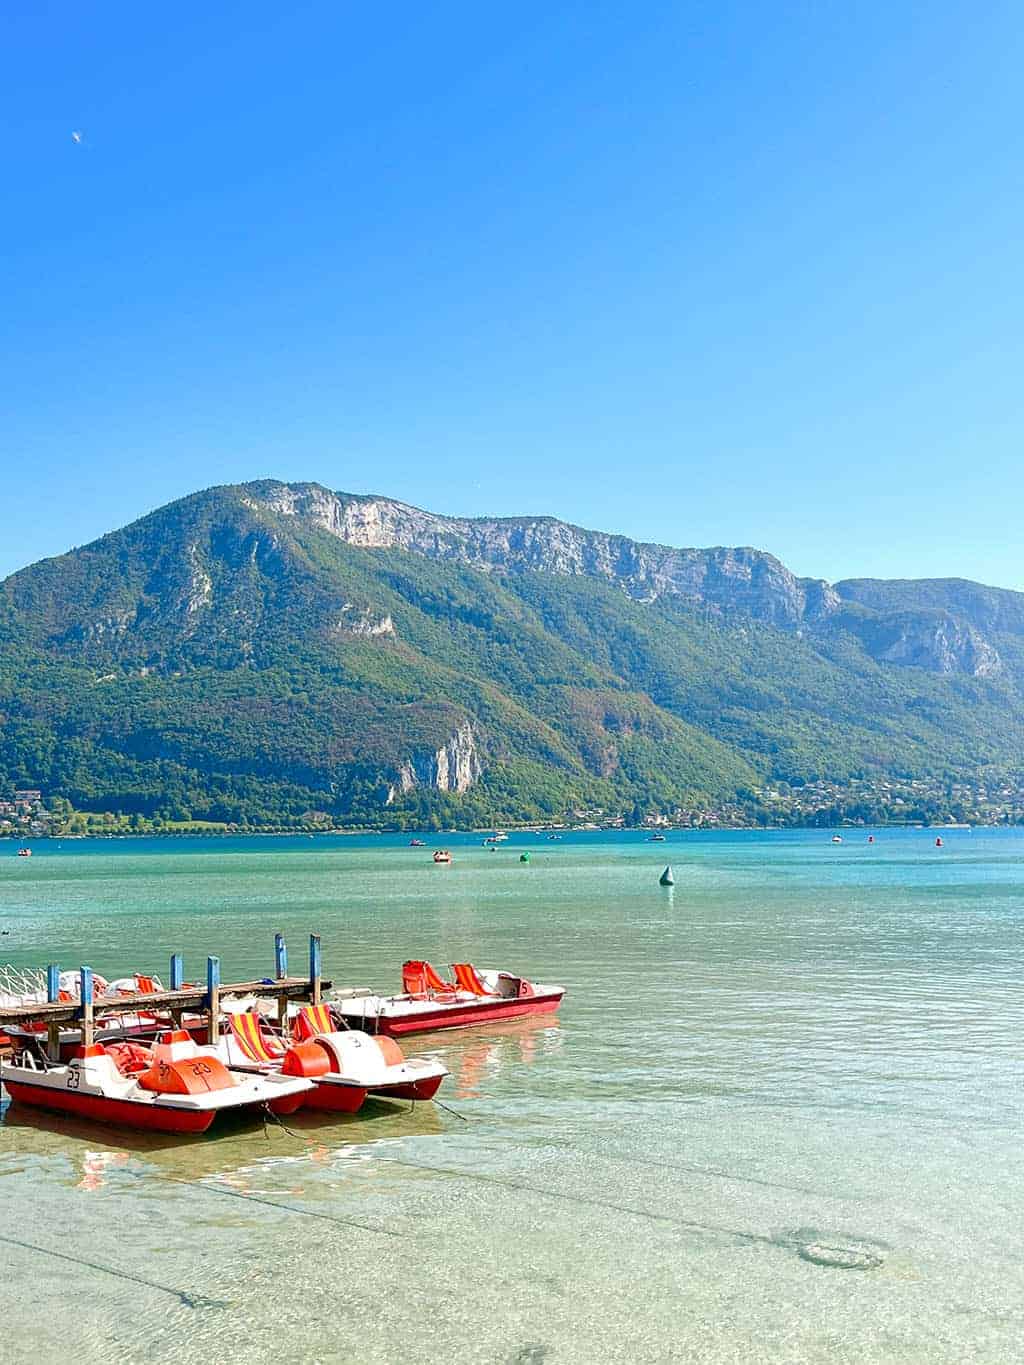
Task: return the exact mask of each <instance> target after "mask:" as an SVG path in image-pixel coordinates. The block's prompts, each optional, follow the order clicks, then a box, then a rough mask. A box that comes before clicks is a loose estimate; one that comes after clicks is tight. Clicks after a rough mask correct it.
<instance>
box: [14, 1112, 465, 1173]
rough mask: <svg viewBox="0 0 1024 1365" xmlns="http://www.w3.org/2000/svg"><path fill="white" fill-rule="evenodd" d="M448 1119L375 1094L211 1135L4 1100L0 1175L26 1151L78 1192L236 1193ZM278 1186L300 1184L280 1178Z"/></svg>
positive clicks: (363, 1156)
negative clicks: (159, 1188)
mask: <svg viewBox="0 0 1024 1365" xmlns="http://www.w3.org/2000/svg"><path fill="white" fill-rule="evenodd" d="M450 1122H451V1121H450V1120H448V1119H446V1118H445V1116H444V1115H443V1114H439V1113H438V1111H437V1109H436V1108H435V1106H434V1105H433V1104H404V1105H402V1106H401V1107H400V1106H398V1105H396V1104H394V1103H393V1102H389V1101H380V1102H377V1101H375V1100H374V1099H372V1098H370V1099H368V1100H367V1101H366V1103H365V1104H364V1106H363V1108H362V1109H361V1110H360V1112H359V1113H358V1114H357V1115H352V1116H347V1115H340V1116H339V1115H336V1114H330V1113H321V1112H319V1111H317V1110H300V1111H299V1112H298V1113H295V1114H290V1115H289V1116H288V1119H287V1128H285V1127H283V1126H281V1124H279V1123H276V1122H274V1121H273V1120H272V1119H271V1120H270V1121H268V1123H267V1125H266V1128H265V1132H261V1131H260V1130H259V1129H254V1128H253V1126H252V1124H251V1123H250V1124H245V1123H241V1122H239V1123H236V1124H234V1125H231V1124H225V1125H224V1126H223V1128H222V1129H221V1130H220V1132H221V1135H220V1136H218V1137H216V1138H210V1137H206V1138H203V1139H195V1138H181V1137H177V1136H175V1135H174V1134H169V1133H157V1132H144V1131H141V1130H134V1131H130V1130H128V1129H120V1128H115V1127H113V1126H109V1125H106V1124H99V1123H96V1122H95V1121H94V1120H91V1119H78V1118H75V1117H74V1116H73V1115H70V1114H57V1113H51V1112H48V1111H47V1110H45V1109H31V1108H27V1107H24V1106H21V1105H15V1104H9V1103H7V1101H6V1098H5V1101H4V1105H3V1106H2V1109H0V1140H2V1149H0V1151H2V1156H0V1174H2V1172H3V1165H4V1162H6V1161H10V1160H12V1159H13V1160H14V1161H16V1162H19V1163H20V1162H22V1161H24V1160H25V1159H26V1158H31V1159H32V1160H33V1161H36V1162H43V1163H46V1164H49V1165H52V1167H53V1170H54V1173H55V1175H56V1178H58V1179H61V1180H62V1181H63V1183H65V1184H67V1185H69V1186H73V1187H75V1188H77V1189H79V1190H83V1191H87V1192H88V1191H95V1190H100V1189H103V1188H105V1187H106V1186H108V1185H112V1184H117V1183H119V1182H122V1181H137V1180H139V1179H142V1180H144V1181H145V1180H157V1181H160V1180H163V1181H171V1182H179V1183H184V1184H189V1183H191V1182H196V1181H199V1182H205V1181H214V1182H218V1183H222V1184H225V1185H229V1186H230V1187H231V1188H232V1189H233V1190H235V1191H237V1192H239V1193H245V1192H247V1191H250V1190H257V1189H261V1188H265V1186H263V1185H262V1184H261V1179H262V1178H265V1177H266V1176H267V1175H268V1174H270V1173H272V1172H274V1171H275V1169H276V1168H281V1167H288V1166H291V1167H294V1168H295V1172H296V1175H297V1176H298V1177H299V1178H300V1179H301V1172H302V1169H303V1167H305V1168H306V1169H309V1164H310V1163H312V1164H313V1165H314V1167H316V1168H317V1169H319V1170H323V1169H324V1168H325V1167H335V1168H339V1167H344V1166H346V1165H352V1164H360V1165H361V1164H362V1163H363V1162H364V1161H367V1160H371V1159H372V1156H373V1149H374V1147H375V1145H376V1144H377V1143H379V1142H381V1141H385V1140H394V1139H396V1138H418V1137H434V1136H437V1135H439V1134H441V1133H443V1132H444V1131H446V1129H447V1128H448V1127H449V1124H450ZM288 1193H290V1194H293V1195H294V1194H299V1193H301V1190H300V1189H299V1188H298V1187H296V1186H290V1187H289V1190H288Z"/></svg>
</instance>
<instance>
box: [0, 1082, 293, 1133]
mask: <svg viewBox="0 0 1024 1365" xmlns="http://www.w3.org/2000/svg"><path fill="white" fill-rule="evenodd" d="M4 1086H5V1088H6V1089H7V1091H8V1093H9V1094H10V1097H11V1099H12V1100H14V1101H15V1102H16V1103H19V1104H29V1105H32V1106H34V1107H35V1108H36V1109H50V1110H53V1111H54V1112H56V1113H58V1114H74V1115H75V1116H76V1117H78V1118H85V1119H93V1120H94V1121H95V1122H97V1123H110V1124H114V1125H115V1126H116V1127H118V1128H143V1129H146V1130H148V1131H149V1132H151V1133H205V1132H206V1130H207V1128H209V1126H210V1124H211V1123H212V1122H213V1120H214V1119H215V1118H216V1111H215V1110H213V1109H174V1108H171V1107H170V1106H169V1105H166V1106H164V1105H155V1104H139V1103H134V1102H132V1101H131V1100H112V1099H105V1098H104V1097H103V1096H102V1095H84V1094H82V1093H81V1092H78V1091H74V1090H54V1089H53V1088H52V1087H50V1086H44V1085H31V1084H28V1083H26V1082H25V1081H11V1080H6V1079H5V1081H4ZM300 1098H301V1097H300Z"/></svg>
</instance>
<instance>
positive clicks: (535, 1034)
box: [419, 1015, 564, 1100]
mask: <svg viewBox="0 0 1024 1365" xmlns="http://www.w3.org/2000/svg"><path fill="white" fill-rule="evenodd" d="M563 1038H564V1030H563V1028H562V1026H561V1024H559V1023H557V1022H554V1021H553V1020H552V1018H551V1016H550V1015H549V1016H546V1017H545V1016H543V1015H541V1016H532V1017H529V1016H528V1017H527V1018H525V1019H508V1020H505V1021H503V1022H499V1023H495V1024H492V1025H491V1026H490V1027H489V1028H487V1029H483V1028H475V1029H473V1030H472V1031H468V1030H467V1031H466V1032H464V1033H459V1034H452V1033H441V1034H436V1035H431V1034H423V1035H422V1036H421V1038H420V1039H419V1042H420V1045H421V1046H422V1047H424V1048H428V1047H430V1046H431V1045H432V1044H433V1045H436V1046H438V1047H440V1046H443V1047H444V1056H445V1061H446V1063H447V1065H448V1070H449V1071H450V1072H451V1075H452V1079H453V1080H454V1083H455V1090H454V1098H455V1099H456V1100H478V1099H486V1098H490V1097H491V1095H492V1094H493V1092H494V1090H495V1088H496V1087H497V1084H498V1081H499V1077H501V1076H502V1073H503V1072H504V1071H505V1070H506V1069H507V1068H509V1067H521V1066H529V1065H530V1064H531V1063H532V1062H534V1061H536V1060H537V1059H538V1058H539V1057H541V1056H550V1055H551V1054H552V1053H553V1052H557V1051H558V1050H559V1049H560V1048H561V1046H562V1040H563Z"/></svg>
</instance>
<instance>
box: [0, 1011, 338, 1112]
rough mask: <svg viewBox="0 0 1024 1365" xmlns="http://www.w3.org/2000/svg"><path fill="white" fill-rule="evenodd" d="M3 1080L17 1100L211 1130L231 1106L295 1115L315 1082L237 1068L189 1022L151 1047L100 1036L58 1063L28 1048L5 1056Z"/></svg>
mask: <svg viewBox="0 0 1024 1365" xmlns="http://www.w3.org/2000/svg"><path fill="white" fill-rule="evenodd" d="M0 1081H2V1082H3V1084H4V1086H6V1088H7V1090H8V1092H9V1094H10V1096H11V1099H12V1100H14V1101H15V1102H17V1103H21V1104H29V1105H35V1106H36V1107H37V1108H40V1109H52V1110H56V1111H57V1112H58V1113H64V1114H74V1115H76V1116H78V1117H81V1118H90V1119H96V1120H98V1121H99V1122H101V1123H113V1124H117V1125H119V1126H124V1127H128V1128H148V1129H151V1130H154V1131H156V1132H161V1133H205V1132H206V1130H207V1128H209V1126H210V1124H211V1123H212V1122H213V1121H214V1119H215V1118H216V1117H217V1115H218V1114H220V1113H224V1112H227V1111H236V1112H237V1111H244V1110H246V1109H249V1110H252V1111H254V1112H258V1111H260V1110H263V1109H268V1108H269V1109H270V1110H271V1111H272V1112H273V1113H275V1114H291V1113H293V1112H294V1111H295V1110H296V1109H297V1108H298V1107H299V1105H300V1104H301V1103H302V1101H303V1099H304V1098H305V1096H306V1095H307V1094H308V1092H309V1091H311V1090H312V1088H313V1085H312V1082H311V1081H308V1080H306V1079H305V1078H303V1077H301V1076H286V1075H283V1074H282V1073H280V1072H277V1073H275V1074H273V1075H259V1076H240V1075H237V1074H234V1073H232V1072H231V1071H229V1070H228V1069H227V1067H225V1065H224V1063H223V1062H222V1061H221V1060H220V1058H219V1057H218V1056H217V1055H216V1054H215V1053H214V1052H212V1051H211V1050H210V1049H208V1048H201V1047H199V1046H198V1044H197V1043H196V1042H195V1041H194V1040H193V1039H192V1038H191V1037H190V1036H189V1034H188V1033H187V1032H186V1031H185V1030H184V1029H179V1030H176V1031H174V1032H168V1033H165V1034H163V1035H162V1036H161V1038H160V1041H159V1042H157V1043H156V1045H155V1046H154V1047H152V1048H148V1047H143V1046H141V1045H140V1044H138V1043H131V1042H122V1043H108V1044H106V1045H104V1044H103V1043H93V1044H92V1045H91V1046H89V1047H83V1048H80V1049H79V1053H78V1055H77V1056H75V1057H72V1058H71V1060H70V1061H69V1062H67V1063H62V1064H58V1065H53V1064H50V1063H47V1062H45V1061H37V1060H36V1058H35V1057H34V1056H33V1055H32V1054H31V1052H29V1051H25V1052H23V1053H21V1054H20V1055H19V1057H18V1059H17V1060H16V1061H12V1062H0Z"/></svg>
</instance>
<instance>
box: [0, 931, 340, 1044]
mask: <svg viewBox="0 0 1024 1365" xmlns="http://www.w3.org/2000/svg"><path fill="white" fill-rule="evenodd" d="M274 968H275V971H274V976H273V977H264V978H262V979H260V980H257V981H232V982H222V981H221V979H220V959H219V958H217V957H208V958H207V959H206V983H205V985H199V984H195V983H189V984H187V985H186V984H185V982H184V979H183V959H182V955H181V954H180V953H175V954H174V956H173V957H172V958H171V976H170V979H171V989H170V990H162V991H138V992H135V993H133V994H131V995H113V996H106V995H103V996H101V997H99V999H97V998H96V997H95V992H94V989H93V973H92V968H91V967H80V968H79V969H78V976H79V998H78V999H77V1000H70V1001H68V1000H61V999H60V998H59V997H60V994H61V991H60V969H59V968H58V967H57V966H55V965H50V966H48V967H47V969H46V981H47V985H46V993H47V996H48V999H47V1000H46V1001H45V1002H40V1003H39V1004H33V1005H24V1004H19V1005H0V1031H2V1030H3V1029H4V1028H5V1027H8V1026H15V1027H18V1026H24V1025H26V1024H39V1023H43V1024H45V1025H46V1026H47V1051H48V1053H49V1054H50V1056H51V1057H54V1056H56V1055H57V1053H58V1052H59V1048H60V1036H59V1035H60V1029H61V1026H62V1025H71V1026H78V1027H79V1028H81V1031H82V1042H83V1044H84V1045H85V1046H87V1047H88V1046H90V1045H91V1044H92V1041H93V1033H94V1029H95V1027H96V1015H97V1014H99V1015H100V1016H101V1017H102V1018H103V1019H109V1018H114V1017H117V1016H119V1015H123V1014H154V1013H158V1014H163V1015H166V1016H168V1017H169V1019H170V1020H171V1021H172V1024H173V1025H179V1024H180V1022H181V1017H182V1015H183V1014H188V1013H190V1014H193V1015H199V1014H205V1015H206V1019H207V1037H208V1039H209V1040H210V1042H211V1043H215V1042H216V1040H217V1038H219V1036H220V1014H221V1009H220V1002H221V1000H223V999H224V998H225V997H232V996H235V997H237V996H245V995H254V996H259V997H262V998H265V999H272V1000H276V1001H277V1007H278V1020H279V1022H280V1023H281V1024H282V1025H283V1024H284V1022H285V1020H286V1019H287V1015H288V1002H289V1001H290V1000H309V1001H311V1002H312V1003H313V1004H314V1005H318V1004H319V1003H320V996H321V992H322V991H324V990H329V989H330V987H331V985H332V984H333V983H332V982H330V981H324V980H323V978H322V976H321V974H320V936H319V934H311V935H310V938H309V975H308V976H289V975H288V954H287V950H286V948H285V943H284V939H283V937H282V936H281V935H280V934H277V935H275V941H274ZM153 1027H154V1031H155V1030H157V1029H159V1027H160V1024H159V1023H158V1022H154V1026H153Z"/></svg>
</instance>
